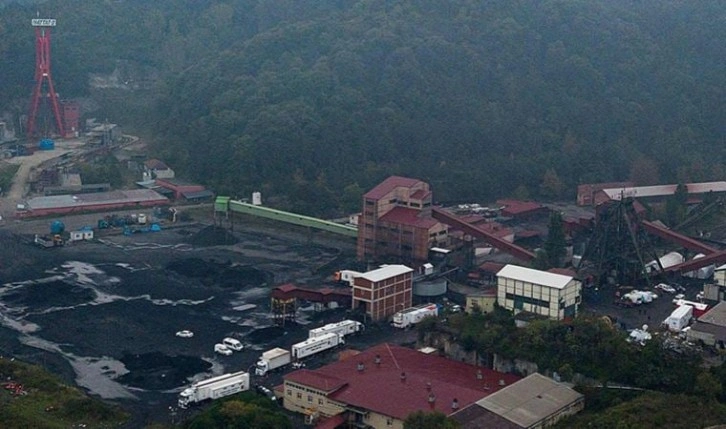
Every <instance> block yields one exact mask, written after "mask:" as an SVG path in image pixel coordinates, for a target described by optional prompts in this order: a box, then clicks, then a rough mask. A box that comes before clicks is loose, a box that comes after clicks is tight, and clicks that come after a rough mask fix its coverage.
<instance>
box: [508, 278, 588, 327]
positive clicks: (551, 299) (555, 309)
mask: <svg viewBox="0 0 726 429" xmlns="http://www.w3.org/2000/svg"><path fill="white" fill-rule="evenodd" d="M581 299H582V283H581V282H580V281H579V280H576V279H575V278H573V277H571V276H567V275H562V274H556V273H550V272H547V271H540V270H535V269H532V268H525V267H520V266H517V265H511V264H509V265H506V266H505V267H504V268H502V269H501V270H500V271H499V272H498V273H497V302H498V303H499V305H500V306H502V307H504V308H506V309H507V310H510V311H513V312H514V313H515V314H517V313H519V312H522V311H527V312H530V313H533V314H538V315H541V316H546V317H549V318H550V319H555V320H562V319H565V318H572V317H575V316H576V315H577V312H578V307H579V305H580V302H581Z"/></svg>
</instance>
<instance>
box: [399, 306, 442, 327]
mask: <svg viewBox="0 0 726 429" xmlns="http://www.w3.org/2000/svg"><path fill="white" fill-rule="evenodd" d="M438 315H439V307H438V305H436V304H424V305H419V306H418V307H411V308H407V309H405V310H402V311H399V312H398V313H396V314H394V315H393V326H394V327H395V328H402V329H403V328H408V327H409V326H411V325H415V324H416V323H418V322H420V321H421V320H422V319H423V318H424V317H429V316H438Z"/></svg>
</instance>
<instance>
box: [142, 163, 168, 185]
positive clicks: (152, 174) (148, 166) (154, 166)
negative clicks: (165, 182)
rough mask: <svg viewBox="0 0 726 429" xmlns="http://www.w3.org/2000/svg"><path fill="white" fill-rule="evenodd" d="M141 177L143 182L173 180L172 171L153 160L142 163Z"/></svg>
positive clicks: (163, 164)
mask: <svg viewBox="0 0 726 429" xmlns="http://www.w3.org/2000/svg"><path fill="white" fill-rule="evenodd" d="M143 176H144V179H145V180H151V179H173V178H174V170H172V169H171V168H170V167H169V166H168V165H166V164H165V163H164V161H161V160H159V159H156V158H153V159H149V160H146V161H145V162H144V172H143Z"/></svg>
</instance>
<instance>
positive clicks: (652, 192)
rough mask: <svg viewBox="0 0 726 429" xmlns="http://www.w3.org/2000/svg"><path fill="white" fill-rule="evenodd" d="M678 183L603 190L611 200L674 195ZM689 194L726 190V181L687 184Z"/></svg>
mask: <svg viewBox="0 0 726 429" xmlns="http://www.w3.org/2000/svg"><path fill="white" fill-rule="evenodd" d="M677 187H678V185H657V186H635V187H629V188H609V189H603V190H602V191H603V192H604V193H605V194H606V195H607V196H608V198H610V199H611V200H620V199H621V198H622V197H626V198H628V197H633V198H639V197H640V198H647V197H661V196H665V195H673V194H674V193H675V192H676V188H677ZM686 188H687V189H688V193H689V194H705V193H707V192H726V182H704V183H688V184H686Z"/></svg>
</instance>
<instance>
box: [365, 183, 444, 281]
mask: <svg viewBox="0 0 726 429" xmlns="http://www.w3.org/2000/svg"><path fill="white" fill-rule="evenodd" d="M431 201H432V193H431V190H430V188H429V185H428V183H425V182H422V181H420V180H417V179H409V178H406V177H399V176H391V177H389V178H388V179H386V180H384V181H383V182H381V183H380V184H379V185H378V186H376V187H375V188H373V189H371V190H370V191H368V192H367V193H366V194H365V195H363V210H362V214H361V217H360V219H359V221H358V259H360V260H362V261H372V262H401V263H405V264H409V265H411V266H414V267H417V266H419V265H421V264H423V263H425V262H426V261H427V258H428V250H429V248H430V247H434V246H436V245H438V244H443V243H444V242H445V241H446V239H447V227H446V225H444V224H442V223H440V222H438V221H437V220H435V219H433V218H432V217H431Z"/></svg>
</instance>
